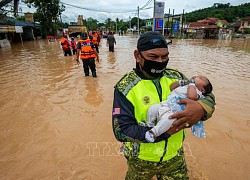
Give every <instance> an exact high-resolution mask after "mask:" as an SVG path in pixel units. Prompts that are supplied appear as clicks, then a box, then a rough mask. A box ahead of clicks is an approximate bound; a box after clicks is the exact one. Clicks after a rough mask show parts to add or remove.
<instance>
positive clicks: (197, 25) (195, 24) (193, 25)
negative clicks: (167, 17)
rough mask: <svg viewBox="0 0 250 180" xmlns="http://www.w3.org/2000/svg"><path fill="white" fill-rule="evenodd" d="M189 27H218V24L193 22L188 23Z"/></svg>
mask: <svg viewBox="0 0 250 180" xmlns="http://www.w3.org/2000/svg"><path fill="white" fill-rule="evenodd" d="M188 28H189V29H218V28H219V27H218V26H217V25H208V24H203V23H201V22H193V23H190V24H189V25H188Z"/></svg>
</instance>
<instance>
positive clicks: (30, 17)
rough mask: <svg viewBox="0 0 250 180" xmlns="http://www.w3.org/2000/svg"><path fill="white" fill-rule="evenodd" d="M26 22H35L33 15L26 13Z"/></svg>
mask: <svg viewBox="0 0 250 180" xmlns="http://www.w3.org/2000/svg"><path fill="white" fill-rule="evenodd" d="M24 17H25V22H34V20H33V14H32V13H24Z"/></svg>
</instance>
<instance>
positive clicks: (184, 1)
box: [20, 0, 249, 23]
mask: <svg viewBox="0 0 250 180" xmlns="http://www.w3.org/2000/svg"><path fill="white" fill-rule="evenodd" d="M153 1H154V0H102V1H100V0H95V1H93V0H92V1H91V0H61V2H62V3H66V4H69V5H73V6H77V7H79V8H77V7H72V6H69V5H66V4H64V5H65V7H66V10H65V11H64V12H63V14H62V20H63V21H64V22H68V23H69V22H76V21H77V17H78V15H83V18H84V19H87V18H89V17H92V18H93V19H97V20H98V21H99V22H104V21H105V20H106V19H107V18H111V19H112V20H115V19H116V18H119V19H123V20H124V21H128V20H129V17H131V18H133V17H135V16H136V17H137V7H138V6H139V8H141V7H143V6H145V5H146V6H145V8H148V9H145V10H140V13H139V15H140V18H142V19H146V18H152V17H153ZM157 2H165V13H168V11H169V8H170V9H171V13H172V11H173V9H174V10H175V14H180V13H182V11H183V9H185V12H191V11H194V10H198V9H202V8H206V7H211V6H213V4H214V3H223V4H226V3H230V4H231V5H234V6H235V5H240V4H244V3H248V2H249V0H178V1H177V0H158V1H157ZM20 7H21V8H22V9H23V12H34V10H33V9H29V8H25V7H24V4H23V3H20ZM85 8H86V9H91V10H85Z"/></svg>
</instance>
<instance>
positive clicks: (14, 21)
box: [0, 17, 34, 27]
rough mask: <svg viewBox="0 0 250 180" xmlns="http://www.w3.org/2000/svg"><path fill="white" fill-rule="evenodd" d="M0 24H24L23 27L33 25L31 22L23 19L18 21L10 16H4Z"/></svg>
mask: <svg viewBox="0 0 250 180" xmlns="http://www.w3.org/2000/svg"><path fill="white" fill-rule="evenodd" d="M0 24H2V25H14V26H24V27H34V23H33V22H24V21H19V20H17V19H15V18H11V17H6V18H5V19H3V20H0Z"/></svg>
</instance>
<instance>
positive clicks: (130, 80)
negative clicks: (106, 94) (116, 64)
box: [116, 71, 141, 96]
mask: <svg viewBox="0 0 250 180" xmlns="http://www.w3.org/2000/svg"><path fill="white" fill-rule="evenodd" d="M140 80H141V78H140V77H139V76H137V74H136V73H135V71H131V72H129V73H127V74H125V75H124V76H123V78H122V79H121V80H120V81H119V82H118V83H117V84H116V87H117V89H118V90H119V91H120V92H121V93H123V94H124V95H125V96H126V95H127V93H128V92H129V90H130V89H131V88H132V87H133V86H135V85H136V84H137V83H138V82H139V81H140Z"/></svg>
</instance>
